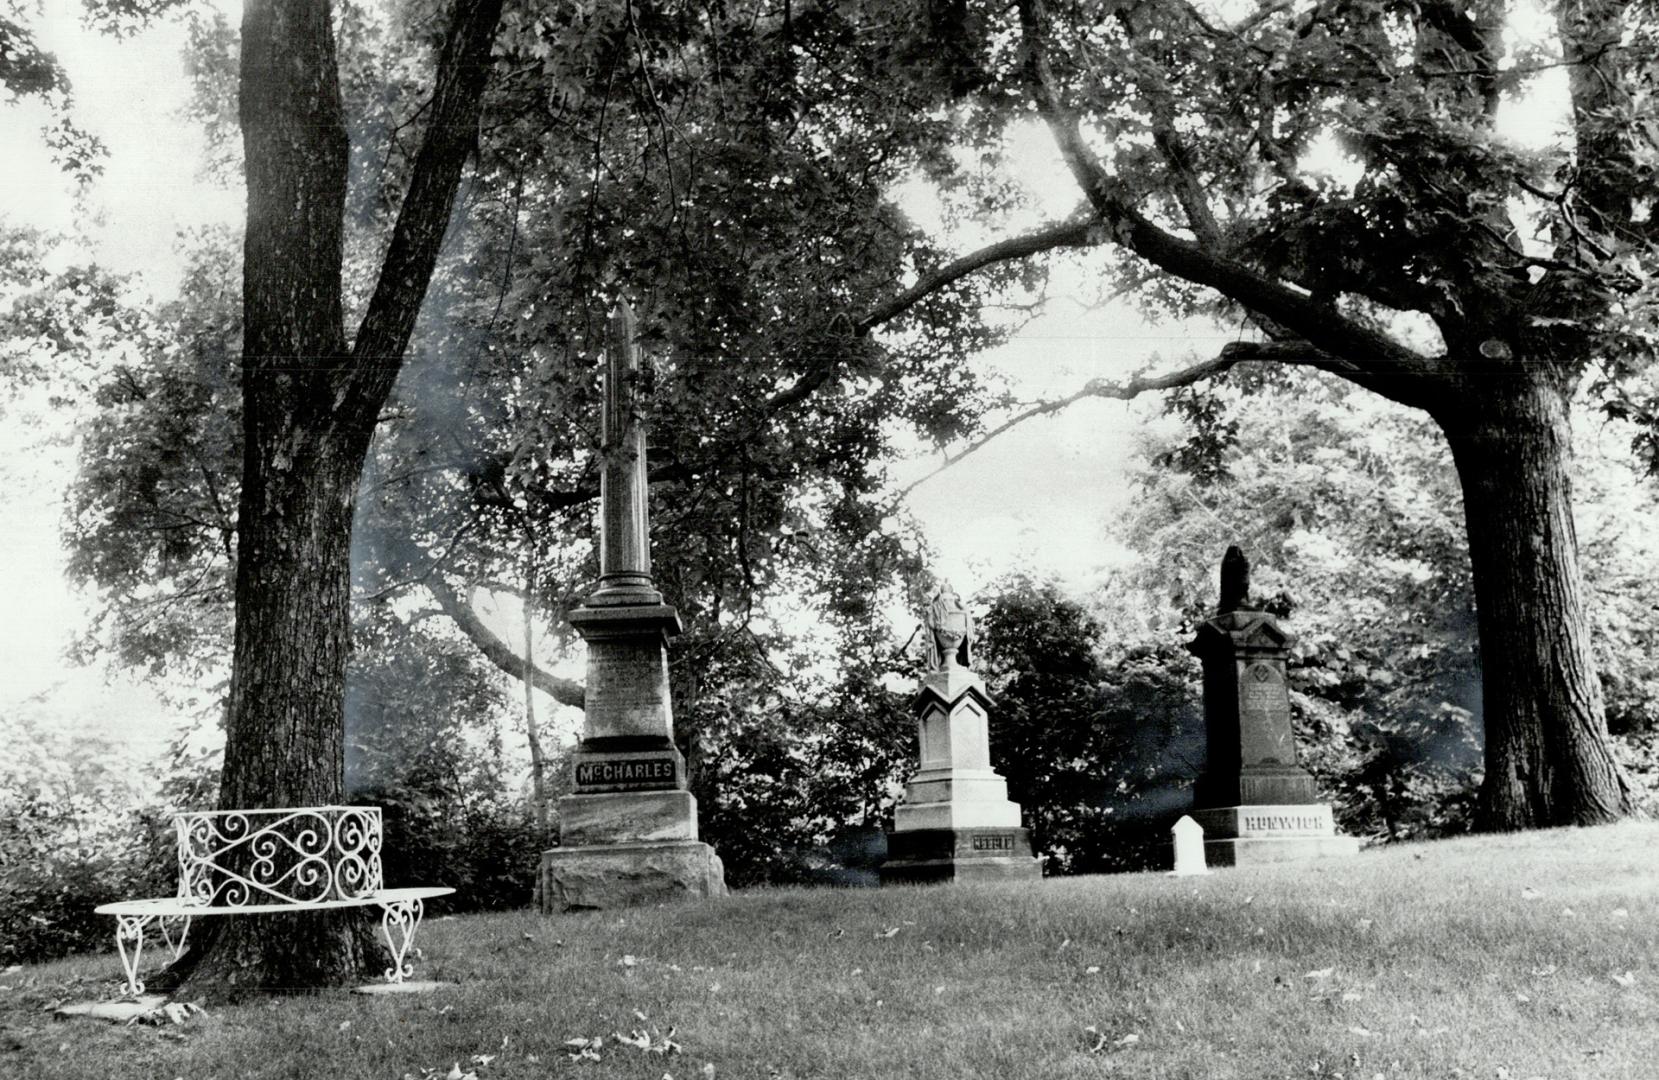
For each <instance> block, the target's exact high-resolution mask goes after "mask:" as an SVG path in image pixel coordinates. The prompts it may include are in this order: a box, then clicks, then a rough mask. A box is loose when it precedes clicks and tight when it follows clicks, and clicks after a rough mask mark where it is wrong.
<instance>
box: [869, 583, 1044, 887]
mask: <svg viewBox="0 0 1659 1080" xmlns="http://www.w3.org/2000/svg"><path fill="white" fill-rule="evenodd" d="M923 625H924V629H925V632H926V635H927V636H926V639H925V641H924V645H925V646H926V650H927V658H926V666H927V671H926V673H925V674H924V675H923V677H922V686H921V690H920V691H919V692H918V693H917V695H916V700H915V706H914V708H915V711H916V725H917V729H918V734H919V736H920V741H921V767H920V768H918V769H917V770H916V773H915V774H914V775H913V776H912V777H911V778H910V783H909V784H908V785H907V786H906V787H905V793H904V800H903V801H902V802H901V803H900V804H899V807H898V809H897V810H896V811H894V820H893V831H892V833H890V834H889V835H888V838H887V861H886V862H884V863H883V864H882V866H881V880H882V883H883V884H895V883H920V882H931V881H979V880H986V879H1000V878H1039V877H1041V876H1042V864H1041V863H1040V862H1039V861H1038V860H1037V859H1036V858H1035V857H1034V856H1033V855H1032V853H1031V837H1030V834H1029V833H1027V832H1026V830H1025V829H1023V828H1022V827H1021V826H1020V808H1019V805H1018V804H1017V803H1013V802H1010V801H1009V800H1008V781H1006V780H1004V779H1003V778H1002V776H1001V775H1000V774H998V773H997V772H996V771H995V770H993V769H992V768H991V746H990V735H989V731H988V729H987V711H988V710H989V709H990V707H991V699H990V697H989V695H987V694H986V693H985V683H984V682H983V681H982V680H981V679H980V677H979V676H978V675H976V674H974V673H973V672H972V671H970V670H969V669H968V666H967V665H968V664H969V663H970V662H971V656H972V651H971V649H972V641H973V619H972V617H971V616H969V614H968V611H967V609H966V608H964V607H963V606H962V602H961V600H960V599H958V598H957V595H956V593H955V592H954V591H952V589H951V587H950V586H949V585H946V586H944V587H943V588H941V589H940V590H939V594H938V595H937V596H936V597H934V599H933V602H932V603H931V604H930V605H929V606H928V611H927V614H926V616H925V617H924V619H923Z"/></svg>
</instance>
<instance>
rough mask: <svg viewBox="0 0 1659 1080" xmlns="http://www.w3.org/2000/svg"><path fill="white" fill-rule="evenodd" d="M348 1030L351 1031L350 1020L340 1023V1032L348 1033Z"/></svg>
mask: <svg viewBox="0 0 1659 1080" xmlns="http://www.w3.org/2000/svg"><path fill="white" fill-rule="evenodd" d="M350 1029H351V1021H350V1020H342V1021H340V1030H341V1031H349V1030H350Z"/></svg>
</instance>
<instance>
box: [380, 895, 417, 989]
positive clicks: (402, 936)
mask: <svg viewBox="0 0 1659 1080" xmlns="http://www.w3.org/2000/svg"><path fill="white" fill-rule="evenodd" d="M423 909H424V908H423V905H422V904H421V902H420V900H418V899H416V900H393V901H392V902H390V903H383V904H381V905H380V929H381V931H382V932H383V933H384V934H385V935H386V946H387V947H388V948H390V949H391V950H392V966H391V967H389V968H387V969H386V981H387V982H390V983H400V982H402V981H403V980H404V979H406V978H408V977H409V976H410V975H413V974H414V973H415V965H414V964H412V963H409V962H408V960H407V957H408V956H409V947H410V946H411V945H413V944H414V941H415V931H416V930H417V929H419V928H420V924H421V912H422V910H423Z"/></svg>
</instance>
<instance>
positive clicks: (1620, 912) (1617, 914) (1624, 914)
mask: <svg viewBox="0 0 1659 1080" xmlns="http://www.w3.org/2000/svg"><path fill="white" fill-rule="evenodd" d="M1629 917H1630V912H1628V911H1626V910H1625V909H1624V908H1622V907H1616V908H1614V909H1613V918H1615V919H1628V918H1629Z"/></svg>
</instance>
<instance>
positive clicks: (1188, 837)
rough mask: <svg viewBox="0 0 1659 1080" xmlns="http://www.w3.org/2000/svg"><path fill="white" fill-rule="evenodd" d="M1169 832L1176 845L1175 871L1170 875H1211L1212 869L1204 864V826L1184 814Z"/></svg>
mask: <svg viewBox="0 0 1659 1080" xmlns="http://www.w3.org/2000/svg"><path fill="white" fill-rule="evenodd" d="M1169 832H1170V840H1171V842H1172V843H1173V844H1174V845H1175V869H1173V870H1171V871H1170V873H1171V874H1173V875H1175V876H1176V877H1188V876H1190V875H1193V874H1207V873H1209V872H1210V868H1209V866H1207V865H1206V864H1205V862H1204V826H1202V825H1200V824H1198V822H1196V821H1194V820H1193V819H1192V818H1190V817H1188V816H1187V815H1186V814H1182V815H1181V820H1180V821H1177V822H1176V823H1175V826H1174V827H1173V828H1172V829H1170V830H1169Z"/></svg>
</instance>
